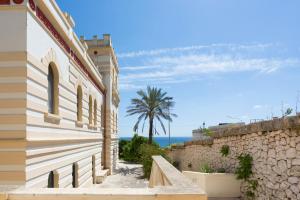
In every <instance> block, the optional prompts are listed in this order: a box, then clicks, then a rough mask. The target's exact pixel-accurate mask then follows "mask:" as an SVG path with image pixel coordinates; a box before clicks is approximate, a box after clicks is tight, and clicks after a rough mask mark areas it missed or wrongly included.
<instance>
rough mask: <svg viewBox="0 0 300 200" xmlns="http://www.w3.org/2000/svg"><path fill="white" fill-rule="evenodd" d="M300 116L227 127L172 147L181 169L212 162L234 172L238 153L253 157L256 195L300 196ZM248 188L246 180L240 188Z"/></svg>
mask: <svg viewBox="0 0 300 200" xmlns="http://www.w3.org/2000/svg"><path fill="white" fill-rule="evenodd" d="M299 130H300V117H289V118H284V119H276V120H272V121H264V122H260V123H255V124H250V125H246V126H243V127H239V128H226V129H222V130H218V131H217V132H215V133H214V136H213V139H211V140H205V141H191V142H187V143H185V145H184V146H177V147H176V146H175V147H173V148H172V149H171V150H170V151H169V156H170V157H171V158H172V159H173V161H177V162H178V163H179V168H180V169H181V170H190V171H199V169H200V166H201V165H203V164H209V165H210V166H211V167H213V168H214V169H218V168H225V169H226V171H227V172H234V171H235V169H236V167H237V166H238V160H237V156H238V155H240V154H241V153H249V154H250V155H251V156H252V157H253V167H252V170H253V178H254V179H256V180H257V181H258V187H257V189H256V198H255V199H281V200H282V199H300V192H299V191H300V131H299ZM223 145H229V147H230V154H229V155H228V156H227V157H222V155H221V153H220V149H221V147H222V146H223ZM216 189H217V188H216ZM241 190H242V192H243V193H244V192H245V184H243V186H242V188H241Z"/></svg>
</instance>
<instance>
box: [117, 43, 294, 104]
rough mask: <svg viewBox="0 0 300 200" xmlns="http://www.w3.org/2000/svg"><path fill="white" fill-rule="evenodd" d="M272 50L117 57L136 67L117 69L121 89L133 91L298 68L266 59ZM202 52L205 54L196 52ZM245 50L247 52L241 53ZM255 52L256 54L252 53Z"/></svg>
mask: <svg viewBox="0 0 300 200" xmlns="http://www.w3.org/2000/svg"><path fill="white" fill-rule="evenodd" d="M273 46H274V45H273ZM273 46H272V44H255V45H231V44H228V45H225V44H219V45H217V44H214V45H208V46H191V47H183V48H180V47H179V48H167V49H158V50H152V51H140V52H130V53H127V54H126V53H125V54H119V57H120V55H121V58H122V59H129V58H135V59H136V62H137V64H138V65H136V66H134V65H131V66H125V67H121V70H123V71H122V73H121V75H120V81H121V83H122V84H123V86H122V87H121V89H122V88H123V89H135V87H139V86H140V85H141V84H143V85H145V84H174V83H181V82H187V81H188V80H195V79H201V78H202V77H205V76H207V75H213V74H225V73H233V72H257V73H264V74H269V73H274V72H276V71H277V70H280V69H282V68H287V67H295V66H299V65H300V59H299V58H289V57H282V56H272V57H271V56H270V55H268V53H269V52H267V53H266V52H264V51H267V50H266V49H271V50H270V51H273V50H274V49H272V47H273ZM220 47H222V48H221V50H220V49H219V48H220ZM203 48H207V49H209V51H208V52H207V50H206V51H202V50H201V51H198V50H199V49H203ZM245 49H246V50H247V52H244V51H243V50H245ZM257 50H259V52H256V51H257ZM212 52H213V53H212ZM271 55H273V54H271ZM275 55H276V54H275ZM137 57H139V58H137ZM256 109H258V108H256Z"/></svg>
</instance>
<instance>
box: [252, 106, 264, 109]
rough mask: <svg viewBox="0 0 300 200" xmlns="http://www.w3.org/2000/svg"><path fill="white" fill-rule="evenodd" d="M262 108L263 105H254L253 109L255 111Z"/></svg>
mask: <svg viewBox="0 0 300 200" xmlns="http://www.w3.org/2000/svg"><path fill="white" fill-rule="evenodd" d="M262 107H263V105H254V106H253V109H255V110H257V109H261V108H262Z"/></svg>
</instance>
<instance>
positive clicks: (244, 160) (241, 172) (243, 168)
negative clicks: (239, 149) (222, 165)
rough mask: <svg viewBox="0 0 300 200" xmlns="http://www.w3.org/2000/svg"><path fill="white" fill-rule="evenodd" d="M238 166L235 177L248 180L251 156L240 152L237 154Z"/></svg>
mask: <svg viewBox="0 0 300 200" xmlns="http://www.w3.org/2000/svg"><path fill="white" fill-rule="evenodd" d="M238 160H239V166H238V168H237V170H236V172H235V173H236V175H237V179H239V180H240V179H243V180H245V181H246V180H248V179H249V178H250V176H251V175H252V161H253V158H252V156H250V155H249V154H241V155H239V156H238Z"/></svg>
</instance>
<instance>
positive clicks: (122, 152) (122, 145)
mask: <svg viewBox="0 0 300 200" xmlns="http://www.w3.org/2000/svg"><path fill="white" fill-rule="evenodd" d="M147 143H148V138H146V137H143V136H138V135H137V134H135V135H134V136H133V137H132V139H131V140H130V141H124V140H121V141H120V142H119V156H120V158H122V159H123V160H125V161H127V162H134V163H141V153H140V148H141V145H143V144H147ZM153 146H155V147H157V148H158V147H159V145H158V144H157V143H155V142H154V143H153Z"/></svg>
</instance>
